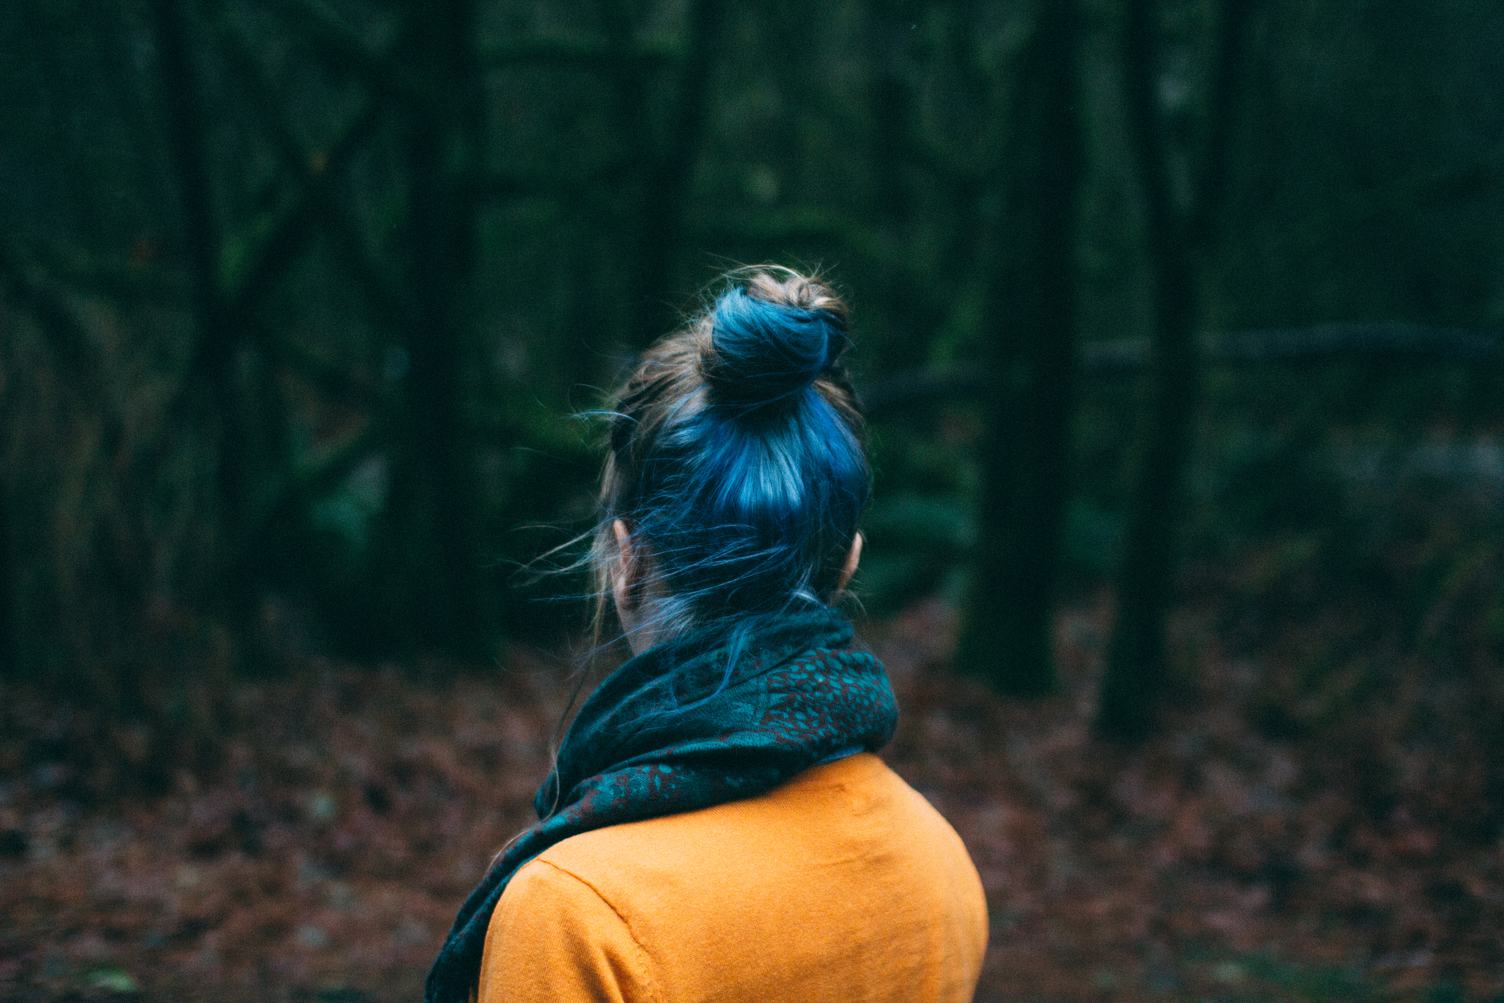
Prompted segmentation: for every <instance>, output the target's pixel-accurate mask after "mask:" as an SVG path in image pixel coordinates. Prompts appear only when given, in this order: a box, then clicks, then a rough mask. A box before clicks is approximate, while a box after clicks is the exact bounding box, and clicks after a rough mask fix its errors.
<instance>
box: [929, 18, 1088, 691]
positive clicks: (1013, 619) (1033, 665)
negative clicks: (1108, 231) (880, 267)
mask: <svg viewBox="0 0 1504 1003" xmlns="http://www.w3.org/2000/svg"><path fill="white" fill-rule="evenodd" d="M1036 16H1037V19H1038V20H1037V22H1036V24H1035V26H1034V38H1033V40H1032V41H1031V43H1030V44H1029V48H1028V50H1027V54H1026V56H1025V59H1024V64H1023V66H1022V69H1021V73H1020V80H1019V82H1018V99H1017V104H1016V106H1015V113H1014V123H1015V125H1014V128H1013V130H1012V150H1011V153H1010V156H1011V157H1012V167H1011V168H1010V170H1009V171H1008V175H1007V177H1006V179H1005V182H1004V183H1005V184H1006V186H1007V189H1006V192H1005V203H1004V204H1005V211H1004V213H1003V219H1002V227H1003V234H1004V241H1003V252H1002V253H1003V255H1004V260H1003V261H1002V262H1001V263H1000V266H999V271H998V273H997V276H996V279H995V281H994V282H993V283H992V291H991V295H990V296H989V302H988V310H987V317H988V318H989V322H990V323H992V324H994V325H996V334H995V335H994V337H993V339H992V340H991V342H990V345H989V348H990V349H991V351H990V355H989V356H988V358H987V359H986V365H987V368H988V378H989V380H990V381H991V382H992V384H993V388H994V393H993V396H992V402H991V404H992V408H991V414H990V416H989V419H988V432H987V439H986V443H985V445H984V447H983V451H982V456H981V461H982V496H981V505H980V506H979V510H978V519H979V520H980V527H979V538H978V546H977V553H976V561H977V564H976V567H975V570H974V572H973V575H972V586H971V594H970V596H969V598H968V600H967V604H966V608H965V611H964V626H963V630H962V634H961V640H960V647H959V652H958V656H957V658H958V664H959V665H960V666H961V667H963V668H964V669H966V670H967V671H971V672H975V673H978V674H980V675H983V676H985V677H986V678H987V679H988V680H990V681H991V682H992V683H993V684H994V685H996V686H997V687H998V688H999V689H1000V690H1002V691H1003V692H1006V693H1012V694H1018V695H1036V694H1040V693H1045V692H1048V691H1049V690H1051V689H1052V688H1053V687H1054V685H1055V669H1054V659H1053V656H1052V653H1051V619H1052V618H1051V613H1052V610H1053V605H1054V594H1055V584H1056V577H1057V568H1058V565H1059V551H1060V543H1061V533H1062V529H1063V525H1064V510H1065V501H1066V486H1067V473H1068V467H1069V455H1070V420H1071V415H1072V411H1073V407H1074V402H1075V386H1076V368H1077V364H1076V357H1077V351H1076V334H1075V324H1076V303H1075V281H1074V279H1075V276H1074V273H1075V246H1076V217H1077V202H1078V189H1079V185H1080V177H1081V170H1082V154H1081V123H1080V120H1079V95H1080V88H1079V78H1078V72H1077V50H1078V46H1079V37H1080V25H1079V20H1078V18H1079V12H1078V10H1077V6H1076V4H1075V3H1074V2H1071V0H1050V2H1046V3H1041V4H1039V5H1038V13H1037V15H1036Z"/></svg>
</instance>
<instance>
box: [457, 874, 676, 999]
mask: <svg viewBox="0 0 1504 1003" xmlns="http://www.w3.org/2000/svg"><path fill="white" fill-rule="evenodd" d="M655 999H658V995H657V993H656V990H655V986H654V979H653V974H652V971H651V961H650V959H649V958H648V955H647V953H646V952H645V951H644V950H643V948H642V945H641V944H640V943H639V942H638V940H637V937H636V936H635V934H634V933H633V931H632V928H631V925H630V924H629V923H628V922H627V921H626V919H625V918H624V917H623V916H622V915H621V913H620V912H619V911H618V910H617V909H616V907H615V906H613V905H612V904H611V903H610V902H609V901H608V900H607V899H606V898H605V896H603V895H602V894H601V893H600V892H599V891H598V890H597V889H596V888H594V887H593V886H592V885H591V883H590V881H589V880H588V879H587V878H585V877H582V876H580V875H577V874H573V873H571V872H570V871H569V870H567V869H565V868H563V867H561V866H559V865H558V864H556V863H553V862H550V861H548V860H544V859H541V858H534V859H533V860H531V861H529V862H528V863H527V864H524V865H523V866H522V867H521V868H519V869H518V871H517V873H516V874H515V875H513V877H512V879H511V881H509V882H508V883H507V887H506V891H505V893H504V894H503V895H502V897H501V900H500V901H499V902H498V903H497V905H496V911H495V912H494V913H493V914H492V916H491V923H490V925H489V927H488V928H487V931H486V943H485V949H484V952H483V955H482V965H481V977H480V986H479V991H478V993H477V1003H488V1001H491V1000H507V1001H509V1003H511V1001H518V1003H526V1001H533V1000H536V1001H538V1003H542V1001H545V1000H549V1001H556V1003H568V1001H574V1000H581V1001H583V1000H607V1001H610V1000H655Z"/></svg>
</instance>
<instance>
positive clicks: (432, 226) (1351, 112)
mask: <svg viewBox="0 0 1504 1003" xmlns="http://www.w3.org/2000/svg"><path fill="white" fill-rule="evenodd" d="M1501 51H1504V7H1501V6H1500V5H1498V4H1496V3H1491V2H1485V0H1424V2H1422V0H1384V2H1377V0H1344V2H1331V0H1326V2H1310V0H1301V2H1297V0H1257V2H1253V0H1248V2H1241V0H1223V2H1214V0H1126V2H1122V3H1109V2H1105V0H1034V2H1029V0H998V2H992V0H950V2H944V3H918V2H906V0H869V2H858V0H849V2H832V3H826V4H818V5H811V4H809V3H791V2H784V0H768V2H763V3H755V4H730V3H726V2H721V0H596V2H590V3H564V2H548V0H540V2H537V3H521V2H515V0H429V2H427V3H422V4H419V3H412V2H408V3H404V2H400V0H12V2H10V3H7V4H5V5H4V6H3V9H0V134H3V136H4V137H5V138H4V142H3V143H0V995H3V996H4V997H5V998H7V999H16V1000H61V999H70V1000H73V999H76V1000H94V999H131V998H148V999H161V998H175V999H226V1000H239V999H247V1000H248V999H257V1000H329V1001H332V1000H340V1001H386V1000H397V999H413V998H416V996H417V995H418V993H419V986H420V984H421V979H422V976H423V973H424V970H425V969H426V965H427V963H428V961H429V960H430V959H431V957H432V955H433V952H434V951H435V950H436V948H437V946H438V943H439V941H440V939H441V937H442V934H443V932H444V930H445V929H446V928H447V926H448V923H449V921H450V919H451V918H452V916H453V913H454V910H455V909H456V908H457V907H458V905H459V902H460V901H461V899H462V897H463V895H464V894H465V892H466V891H467V890H468V889H469V887H470V886H471V884H472V882H473V881H474V880H475V879H476V878H477V877H478V875H479V874H480V873H481V871H482V870H483V868H484V867H485V865H486V863H487V862H488V861H489V860H490V858H491V855H492V853H493V852H494V851H495V850H496V849H497V848H498V847H499V846H500V845H501V844H502V843H503V842H504V841H505V840H506V839H507V838H508V837H510V836H511V835H512V834H513V833H514V832H515V831H516V830H517V829H518V828H520V827H521V826H523V825H525V824H526V823H527V821H528V820H529V810H530V809H529V807H528V799H529V797H530V795H531V792H532V789H533V788H534V786H535V785H536V784H537V783H538V781H539V780H540V779H541V778H542V776H543V774H544V772H545V770H546V769H547V763H548V749H549V742H550V740H551V738H552V736H553V735H554V733H555V729H556V727H557V725H558V721H559V716H560V714H561V713H563V710H564V707H565V703H566V701H567V698H568V693H569V691H570V689H571V687H572V685H573V684H574V681H575V676H576V673H577V660H576V659H575V658H574V654H575V653H577V652H578V650H579V644H580V641H581V639H582V637H583V628H584V623H585V620H586V608H585V606H586V604H585V602H584V601H583V599H582V598H581V593H583V592H584V591H585V590H586V589H587V588H588V585H587V583H586V582H585V580H584V578H583V576H581V575H578V574H573V573H570V572H568V571H560V572H558V573H552V572H551V569H557V568H561V567H564V566H566V565H567V564H568V562H569V560H570V559H571V558H572V557H574V556H577V555H578V550H577V549H570V548H568V547H566V548H565V549H564V550H563V551H561V552H560V553H558V554H555V555H553V556H551V557H547V558H544V559H543V560H542V561H541V562H540V561H539V560H538V559H539V555H541V554H544V552H545V551H547V550H548V549H549V548H551V547H555V546H557V545H559V544H561V543H566V542H567V541H568V540H569V539H570V538H571V537H572V536H573V535H574V534H576V533H578V532H580V531H582V530H583V529H585V528H587V527H588V525H589V523H590V518H591V515H592V503H593V496H592V492H593V488H594V482H595V478H596V477H597V475H598V473H599V464H600V460H601V453H600V449H599V447H600V444H601V435H600V433H601V429H600V428H599V426H598V425H597V424H596V423H595V422H593V421H592V420H591V419H590V418H589V417H587V416H586V413H587V412H588V411H589V410H590V409H591V408H593V407H596V406H598V405H599V404H600V403H601V402H602V400H603V395H604V392H605V390H606V389H607V388H609V386H610V385H611V383H612V382H613V381H614V380H615V379H616V378H617V377H618V376H619V375H620V374H621V372H622V368H623V366H624V365H626V364H627V363H628V362H629V361H630V359H631V358H632V355H633V353H634V352H635V351H637V350H639V349H641V348H642V347H644V346H645V345H647V344H648V343H649V342H650V341H651V340H652V339H653V338H655V337H656V336H658V335H659V334H661V333H663V332H665V331H667V330H668V329H670V328H671V327H673V326H674V325H675V324H676V323H677V322H678V320H679V319H680V318H681V317H682V316H683V315H684V312H685V311H686V310H692V309H693V308H694V307H695V306H696V305H697V303H698V300H697V296H698V295H699V294H700V292H701V290H702V289H703V288H704V286H705V285H706V283H707V282H709V281H711V280H713V279H714V277H715V276H716V275H717V274H718V273H719V272H720V271H722V270H724V269H725V268H727V267H729V266H732V265H735V264H740V263H749V262H761V261H775V262H780V263H786V264H792V265H796V266H802V267H806V268H820V269H821V270H823V272H824V274H825V275H826V276H827V278H828V279H829V280H831V281H832V282H834V283H835V284H836V285H837V286H838V287H839V288H840V289H841V290H842V291H843V292H844V293H845V294H846V295H847V296H848V297H849V299H850V301H851V302H852V304H853V306H854V309H855V331H856V339H857V342H856V343H857V347H856V350H855V352H854V353H853V355H852V357H851V358H852V361H853V364H854V366H855V369H856V374H857V379H858V383H859V387H860V388H861V390H862V392H863V396H864V398H865V402H866V405H867V409H868V413H869V419H870V431H871V450H872V455H873V461H874V465H875V469H876V501H875V503H874V504H873V506H872V508H871V510H870V512H869V514H868V516H867V519H866V521H865V525H864V529H865V532H866V534H867V537H868V542H867V548H866V551H865V553H864V562H863V567H862V569H861V572H860V575H859V577H858V584H857V590H858V592H859V594H860V598H861V605H860V608H859V609H858V611H857V612H858V614H859V617H860V619H861V629H862V631H863V633H864V635H865V636H866V637H867V638H868V639H869V640H870V642H871V643H872V644H873V646H874V647H875V648H876V649H877V651H878V652H879V654H881V655H882V656H883V657H884V659H885V661H886V662H887V663H888V665H889V669H890V672H891V674H892V675H893V677H894V680H895V685H896V686H897V687H898V689H899V693H900V699H901V701H902V705H903V709H904V721H903V725H902V729H901V731H900V734H899V736H898V739H897V740H896V742H895V743H894V745H893V746H892V747H891V749H890V750H889V752H888V758H889V759H890V761H891V762H892V763H893V764H894V765H895V767H896V768H897V769H898V770H899V772H901V773H902V774H903V775H904V776H906V777H907V778H908V779H909V780H910V782H911V783H913V784H914V785H915V786H916V787H917V788H918V789H920V790H921V791H922V792H923V793H925V794H926V795H927V796H928V797H929V798H930V799H931V800H932V801H934V802H935V804H936V805H937V806H938V807H940V808H941V810H942V811H944V812H945V813H946V814H947V815H948V816H949V817H950V818H951V819H952V820H953V821H954V823H955V825H956V826H957V828H958V830H959V831H960V832H961V834H962V836H963V837H964V838H965V839H966V841H967V843H968V845H969V846H970V847H971V849H972V852H973V856H974V857H975V858H976V860H977V863H978V866H979V868H980V870H981V872H982V875H983V878H984V881H985V883H986V885H987V888H988V893H989V898H990V908H991V915H992V924H993V926H992V940H991V950H990V953H989V958H988V965H987V970H986V972H985V975H984V981H983V985H982V987H981V990H980V991H979V995H978V999H979V1000H983V1001H986V1000H1022V999H1029V1000H1078V999H1124V1000H1136V999H1177V1000H1180V999H1184V1000H1192V999H1195V1000H1202V999H1216V1000H1244V999H1246V1000H1263V999H1330V1000H1339V999H1340V1000H1355V999H1363V1000H1368V999H1373V1000H1383V999H1399V998H1403V999H1427V1000H1447V1001H1450V1000H1472V999H1477V1000H1504V941H1501V934H1504V676H1501V671H1500V670H1501V667H1504V592H1501V589H1500V581H1501V574H1504V505H1501V503H1504V421H1501V418H1504V413H1501V408H1500V406H1499V404H1500V400H1501V390H1504V226H1501V225H1500V223H1501V220H1504V82H1501V78H1500V76H1499V73H1498V66H1497V60H1498V54H1499V53H1500V52H1501Z"/></svg>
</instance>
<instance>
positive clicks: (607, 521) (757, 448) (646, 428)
mask: <svg viewBox="0 0 1504 1003" xmlns="http://www.w3.org/2000/svg"><path fill="white" fill-rule="evenodd" d="M849 344H850V339H849V335H848V332H847V310H846V307H845V304H844V303H842V302H841V300H840V299H839V298H838V297H837V296H836V295H835V294H834V293H833V292H832V291H831V290H830V289H829V288H828V287H826V286H825V285H823V284H822V283H821V282H819V281H818V280H816V279H814V278H810V277H807V276H804V275H801V274H799V273H797V272H794V271H791V270H788V269H784V268H778V267H772V266H768V267H762V268H757V269H746V270H740V271H737V272H733V273H731V274H730V275H728V276H727V277H726V280H725V281H724V284H723V286H722V287H721V290H720V292H719V295H717V296H716V297H715V299H714V301H713V302H712V303H711V304H710V305H709V306H708V307H707V308H706V309H705V310H704V311H703V312H702V313H701V314H700V315H698V316H697V317H696V318H695V319H693V320H692V321H691V322H690V323H689V324H688V325H686V326H685V327H684V328H682V329H681V330H679V331H676V332H674V333H673V334H670V335H668V336H666V337H664V338H663V339H661V340H660V341H658V342H657V343H656V344H655V345H653V346H652V347H651V348H650V349H648V350H647V351H646V352H645V353H644V354H643V356H642V358H641V359H640V360H639V362H638V363H637V365H636V367H635V368H634V369H633V371H632V373H631V375H630V376H629V377H628V378H627V380H626V383H625V384H624V385H623V386H622V387H621V389H620V391H619V392H618V394H617V395H616V400H615V408H614V411H613V417H612V425H611V441H610V451H609V455H608V457H607V460H606V468H605V473H604V476H603V481H602V486H601V503H602V519H601V524H600V527H599V529H598V531H597V536H596V547H595V552H594V563H595V566H596V571H597V581H598V585H600V586H601V588H600V594H602V595H605V594H606V583H607V581H608V579H609V577H610V569H611V567H612V566H613V564H612V562H613V561H615V560H617V559H619V553H618V548H617V546H616V541H615V537H614V534H613V531H612V526H613V523H614V522H615V521H616V520H618V519H620V520H621V521H622V523H623V524H624V525H625V526H626V527H627V530H628V533H629V534H630V549H631V551H632V552H633V553H634V554H635V555H640V557H639V560H640V564H641V567H640V569H639V570H640V572H641V573H640V574H637V575H634V576H633V578H634V581H635V582H636V586H637V588H638V590H639V593H640V596H639V597H638V598H639V599H640V601H641V604H642V606H643V608H644V615H643V616H642V617H641V626H642V628H643V629H644V630H646V631H647V632H648V633H650V634H651V635H652V636H653V637H655V638H665V637H670V636H673V635H675V634H678V633H680V632H682V631H685V630H687V629H690V628H699V627H715V626H727V627H729V626H732V625H734V624H735V623H736V622H738V621H740V620H743V619H745V618H747V617H749V616H752V615H757V614H765V613H776V612H778V611H781V610H787V609H790V608H793V607H797V606H799V605H804V604H815V603H823V602H826V601H828V600H829V598H830V597H831V595H832V593H834V592H835V591H836V590H837V587H838V584H839V580H840V574H841V569H842V566H843V564H844V561H845V557H846V554H847V552H848V550H849V548H850V546H851V543H852V537H853V536H854V534H855V532H856V529H857V521H858V519H859V518H860V516H861V513H862V510H863V508H864V507H865V506H866V503H867V498H868V495H869V492H870V476H869V471H868V466H867V460H866V455H865V451H864V448H863V444H862V418H861V414H860V411H859V409H858V407H857V403H856V398H855V395H854V393H853V391H852V388H851V384H850V381H849V379H848V377H847V374H846V371H845V367H844V366H843V364H842V361H841V359H842V355H843V353H844V352H845V351H846V349H847V348H848V347H849Z"/></svg>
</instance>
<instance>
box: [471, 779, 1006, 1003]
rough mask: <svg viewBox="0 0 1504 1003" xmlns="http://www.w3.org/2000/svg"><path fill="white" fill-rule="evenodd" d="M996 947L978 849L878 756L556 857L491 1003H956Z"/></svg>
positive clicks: (548, 856)
mask: <svg viewBox="0 0 1504 1003" xmlns="http://www.w3.org/2000/svg"><path fill="white" fill-rule="evenodd" d="M986 945H987V904H986V900H985V899H984V897H983V894H982V884H981V881H980V880H979V879H978V876H977V871H976V867H975V866H973V864H972V862H971V858H970V857H969V856H968V855H967V853H966V848H965V847H964V846H963V845H962V843H961V840H960V837H958V836H957V835H956V832H955V830H954V829H952V828H951V827H950V825H949V824H948V823H947V822H946V821H945V819H943V818H941V816H940V814H939V813H938V812H936V811H935V809H934V808H933V807H931V805H930V804H929V802H928V801H926V800H925V799H924V798H923V797H922V796H921V795H920V794H919V793H918V792H916V791H915V790H914V789H913V788H912V787H910V786H909V785H908V784H906V783H905V782H904V781H903V780H902V779H901V778H899V776H898V775H897V774H895V773H894V772H893V771H892V770H890V769H889V768H888V767H887V766H886V765H885V764H884V763H883V762H882V760H880V759H878V758H877V757H876V756H874V755H871V754H867V753H863V754H859V755H855V756H850V757H848V758H846V759H841V760H837V761H836V762H833V763H828V764H826V765H823V766H817V767H814V768H813V769H810V770H807V771H805V772H804V773H802V774H800V775H799V776H798V777H796V778H794V779H793V780H792V781H790V782H788V783H787V784H784V785H783V786H782V787H779V788H777V789H776V790H774V791H772V792H770V793H768V794H764V795H761V796H759V797H755V798H750V799H748V800H745V801H735V802H731V803H729V804H723V805H717V806H716V807H713V808H706V809H703V810H700V811H694V812H686V813H684V814H679V815H669V816H665V817H662V818H655V819H649V820H647V821H643V822H634V823H631V824H627V825H617V826H610V827H608V828H604V829H597V830H595V831H593V832H587V833H583V834H581V835H578V836H572V837H570V838H569V839H566V840H564V841H562V842H560V843H558V844H556V845H555V846H553V847H551V848H550V849H548V850H546V851H544V852H543V853H542V854H541V855H539V856H538V857H536V858H535V859H534V860H532V861H531V862H529V863H528V864H526V865H524V866H523V867H522V868H521V869H520V870H519V871H518V872H517V874H516V876H515V877H513V878H512V881H511V883H510V884H509V885H508V886H507V889H506V891H505V893H503V895H502V897H501V902H500V904H499V905H498V906H497V907H496V912H495V913H494V914H493V915H492V917H491V925H490V927H489V929H488V933H487V938H486V947H485V955H484V958H483V960H482V965H481V975H480V987H479V993H478V1003H574V1001H586V1000H589V1001H630V1003H649V1001H651V1003H689V1001H700V1000H704V1001H710V1000H715V1001H720V1003H741V1001H747V1003H751V1001H757V1003H769V1001H792V1003H826V1001H829V1003H879V1001H884V1003H886V1001H892V1003H900V1001H901V1003H930V1001H935V1003H941V1001H944V1003H952V1001H966V1000H970V999H971V997H972V993H973V991H974V989H975V987H976V981H977V976H978V973H979V971H980V969H981V965H982V954H983V952H984V951H985V949H986Z"/></svg>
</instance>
